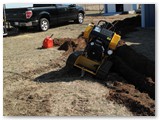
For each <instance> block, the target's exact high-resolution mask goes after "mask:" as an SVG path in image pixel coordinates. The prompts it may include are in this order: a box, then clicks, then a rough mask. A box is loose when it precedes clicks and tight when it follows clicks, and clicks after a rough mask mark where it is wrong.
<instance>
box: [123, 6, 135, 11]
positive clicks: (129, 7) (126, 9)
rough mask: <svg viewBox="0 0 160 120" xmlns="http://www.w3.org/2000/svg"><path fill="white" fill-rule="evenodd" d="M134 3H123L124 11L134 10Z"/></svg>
mask: <svg viewBox="0 0 160 120" xmlns="http://www.w3.org/2000/svg"><path fill="white" fill-rule="evenodd" d="M132 7H133V5H132V4H123V11H131V10H133V8H132Z"/></svg>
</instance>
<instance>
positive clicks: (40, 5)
mask: <svg viewBox="0 0 160 120" xmlns="http://www.w3.org/2000/svg"><path fill="white" fill-rule="evenodd" d="M51 6H55V4H33V7H51Z"/></svg>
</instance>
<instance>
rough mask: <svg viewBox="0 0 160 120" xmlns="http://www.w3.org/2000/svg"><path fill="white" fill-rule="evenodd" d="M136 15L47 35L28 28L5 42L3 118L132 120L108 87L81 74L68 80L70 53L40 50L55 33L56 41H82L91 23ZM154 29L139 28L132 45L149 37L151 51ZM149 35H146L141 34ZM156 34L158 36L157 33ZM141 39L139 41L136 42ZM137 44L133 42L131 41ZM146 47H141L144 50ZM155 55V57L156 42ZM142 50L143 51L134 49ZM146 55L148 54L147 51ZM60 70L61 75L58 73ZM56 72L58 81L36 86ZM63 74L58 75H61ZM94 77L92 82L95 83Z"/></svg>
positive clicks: (67, 27)
mask: <svg viewBox="0 0 160 120" xmlns="http://www.w3.org/2000/svg"><path fill="white" fill-rule="evenodd" d="M132 16H135V15H120V16H108V17H104V16H101V17H100V16H97V17H91V16H86V19H85V22H84V23H83V24H82V25H78V24H67V25H63V26H58V27H53V28H51V29H49V30H48V31H47V32H35V31H34V30H26V31H23V32H20V33H18V34H17V35H15V36H8V37H4V39H3V50H4V51H3V77H4V79H3V91H4V93H3V100H4V105H3V115H4V116H18V115H22V116H23V115H25V116H28V115H29V116H30V115H31V116H35V115H42V116H46V115H47V116H71V115H73V116H86V115H87V116H91V115H95V116H101V115H102V116H108V115H109V116H132V115H133V114H132V112H131V111H129V110H128V109H127V108H126V107H125V106H124V105H122V104H118V103H115V102H113V101H111V100H109V99H106V95H109V89H108V88H107V87H104V86H103V85H102V84H100V83H98V82H96V81H95V80H92V78H85V79H83V80H81V79H80V78H79V76H74V77H68V78H65V76H63V67H64V66H65V61H66V58H67V57H65V56H63V55H64V54H63V53H64V51H59V50H57V47H54V48H50V49H39V48H40V47H41V46H42V42H43V40H44V38H45V37H46V36H50V35H51V34H54V36H53V38H67V37H70V38H77V36H78V35H79V34H80V33H81V32H82V31H83V30H84V29H85V27H86V25H87V24H88V23H89V22H91V21H92V22H97V21H98V20H99V19H106V20H108V21H111V22H112V21H114V20H117V19H118V20H119V19H124V18H126V17H132ZM152 31H154V30H142V29H141V30H139V32H138V33H136V32H135V33H133V34H129V37H128V38H126V40H127V41H128V43H127V44H131V43H132V44H133V43H134V39H135V40H136V42H138V40H139V37H138V35H140V36H141V37H140V38H142V39H143V40H142V39H141V40H142V41H141V42H143V43H144V40H145V39H146V38H147V41H148V42H149V43H147V44H146V45H145V46H143V47H145V48H147V49H143V50H146V51H147V53H148V50H150V47H148V45H150V44H151V43H150V42H153V41H154V39H153V41H149V40H150V39H149V37H150V38H151V37H152V38H153V37H154V34H152V35H151V36H150V35H148V33H149V34H151V33H152ZM141 32H142V34H144V33H145V34H146V36H145V35H142V34H140V33H141ZM153 33H154V32H153ZM135 36H136V38H135ZM142 36H143V37H142ZM129 40H131V41H129ZM138 47H140V45H139V46H138ZM151 47H152V48H151V51H150V54H151V56H152V58H154V51H153V50H154V43H152V46H151ZM134 48H135V49H137V50H138V51H140V50H139V49H140V48H137V47H134ZM146 51H145V53H146ZM57 72H58V73H57ZM50 73H53V74H52V76H54V75H55V76H54V77H55V79H54V80H53V81H52V82H44V83H42V82H35V81H34V79H35V78H37V77H39V76H41V75H44V74H50ZM56 75H57V76H56ZM90 79H91V80H90Z"/></svg>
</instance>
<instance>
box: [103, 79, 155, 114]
mask: <svg viewBox="0 0 160 120" xmlns="http://www.w3.org/2000/svg"><path fill="white" fill-rule="evenodd" d="M113 87H114V88H112V89H111V90H110V93H109V95H110V96H107V97H106V98H107V99H110V100H114V101H115V102H117V103H119V104H124V105H125V106H127V108H128V109H130V111H132V113H133V114H134V115H136V116H139V115H140V116H146V115H149V116H154V115H155V103H154V100H152V99H150V97H149V96H148V94H145V93H141V92H139V91H138V90H137V89H135V86H133V85H131V84H127V83H124V82H123V83H122V82H117V81H115V82H113Z"/></svg>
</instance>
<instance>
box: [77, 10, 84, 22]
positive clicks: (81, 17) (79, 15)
mask: <svg viewBox="0 0 160 120" xmlns="http://www.w3.org/2000/svg"><path fill="white" fill-rule="evenodd" d="M83 21H84V14H83V13H81V12H80V13H78V16H77V19H76V23H79V24H82V23H83Z"/></svg>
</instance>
